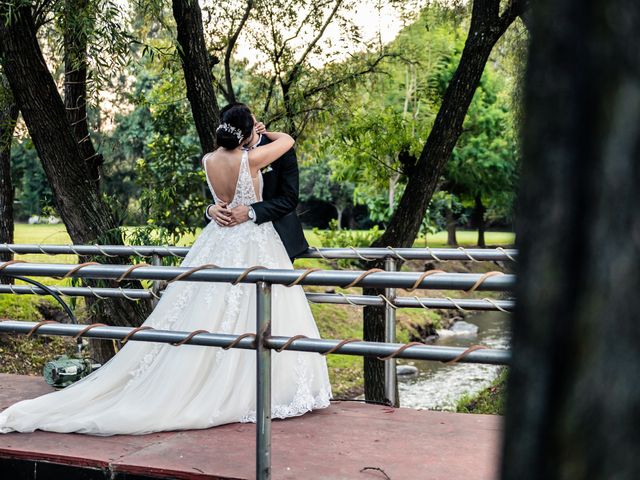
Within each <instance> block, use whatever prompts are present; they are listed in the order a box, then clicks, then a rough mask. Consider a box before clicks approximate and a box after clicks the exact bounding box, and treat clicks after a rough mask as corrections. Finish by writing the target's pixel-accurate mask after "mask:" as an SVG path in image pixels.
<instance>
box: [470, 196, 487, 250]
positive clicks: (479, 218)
mask: <svg viewBox="0 0 640 480" xmlns="http://www.w3.org/2000/svg"><path fill="white" fill-rule="evenodd" d="M474 202H475V205H474V208H473V217H474V221H473V225H474V226H475V227H476V228H477V229H478V246H479V247H481V248H484V247H486V246H487V244H486V242H485V238H484V232H485V227H486V225H485V221H484V214H485V212H486V211H487V209H486V208H485V206H484V204H483V203H482V197H481V196H480V195H476V196H475V199H474Z"/></svg>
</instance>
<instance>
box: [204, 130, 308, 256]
mask: <svg viewBox="0 0 640 480" xmlns="http://www.w3.org/2000/svg"><path fill="white" fill-rule="evenodd" d="M267 143H271V140H269V139H268V138H267V136H266V135H263V136H262V140H261V141H260V145H265V144H267ZM262 178H263V181H264V186H263V189H262V201H261V202H257V203H254V204H252V205H251V206H252V207H253V210H254V212H255V213H256V223H257V224H261V223H265V222H273V226H274V227H275V229H276V231H277V232H278V235H280V238H281V239H282V243H283V244H284V247H285V249H286V250H287V254H288V255H289V257H290V258H291V259H292V260H293V259H294V258H295V257H296V256H298V255H300V254H302V253H304V252H306V251H307V249H308V248H309V244H308V243H307V239H306V238H305V237H304V232H303V230H302V224H301V223H300V220H299V219H298V215H297V214H296V207H297V206H298V197H299V195H300V172H299V170H298V159H297V157H296V152H295V150H294V149H293V148H292V149H291V150H289V151H288V152H287V153H285V154H284V155H283V156H281V157H280V158H278V159H277V160H276V161H274V162H273V163H272V164H271V165H270V166H269V167H267V168H264V169H263V172H262ZM249 221H250V220H249ZM207 222H208V220H207Z"/></svg>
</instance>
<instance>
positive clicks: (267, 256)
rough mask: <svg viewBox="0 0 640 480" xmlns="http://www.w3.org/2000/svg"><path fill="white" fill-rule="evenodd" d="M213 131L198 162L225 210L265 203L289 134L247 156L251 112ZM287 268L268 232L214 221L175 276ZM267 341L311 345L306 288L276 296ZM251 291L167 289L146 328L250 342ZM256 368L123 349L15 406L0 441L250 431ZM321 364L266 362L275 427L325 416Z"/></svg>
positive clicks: (219, 358) (181, 352) (246, 358)
mask: <svg viewBox="0 0 640 480" xmlns="http://www.w3.org/2000/svg"><path fill="white" fill-rule="evenodd" d="M221 120H222V123H221V124H220V127H218V130H217V141H218V145H219V146H220V147H219V148H218V149H217V150H216V151H215V152H212V153H209V154H207V155H205V156H204V158H203V168H204V170H205V174H206V178H207V183H208V185H209V188H210V190H211V193H212V195H213V197H214V199H215V201H216V203H219V204H224V203H226V204H227V207H228V208H233V207H235V206H238V205H250V204H252V203H255V202H256V201H258V200H260V199H261V193H262V174H261V172H260V170H261V169H262V168H264V167H266V166H268V165H269V164H270V163H271V162H273V161H274V160H276V159H277V158H279V157H280V156H281V155H282V154H284V153H285V152H286V151H288V150H289V149H290V148H291V147H292V146H293V143H294V141H293V139H292V138H291V137H290V136H289V135H287V134H285V133H275V132H265V133H264V135H267V137H268V138H269V139H270V140H271V143H268V144H267V145H264V146H259V147H256V148H254V149H252V150H251V151H248V150H247V149H246V148H244V144H245V143H246V142H247V141H249V140H250V139H251V138H252V137H253V132H254V128H255V119H254V118H253V117H252V116H251V114H250V112H249V111H248V109H234V108H231V109H229V110H227V111H226V112H225V113H224V114H223V117H222V119H221ZM204 263H214V264H216V265H219V266H222V267H249V266H252V265H262V266H265V267H268V268H280V269H282V268H293V267H292V264H291V261H290V260H289V257H288V255H287V252H286V250H285V248H284V246H283V244H282V241H281V240H280V237H279V236H278V234H277V233H276V231H275V229H274V227H273V225H272V223H271V222H266V223H262V224H260V225H258V224H256V223H254V222H244V223H240V224H237V225H234V226H231V227H229V226H224V227H223V226H219V225H218V224H216V222H214V221H212V222H211V223H209V224H208V225H207V227H206V228H204V230H203V231H202V233H201V234H200V235H199V236H198V238H197V239H196V241H195V243H194V244H193V246H192V247H191V249H190V251H189V254H188V255H187V256H186V257H185V259H184V261H183V262H182V264H181V266H183V267H193V266H197V265H202V264H204ZM272 312H273V313H272V318H273V325H272V335H282V336H293V335H296V334H303V335H306V336H308V337H315V338H318V337H319V333H318V329H317V327H316V325H315V322H314V319H313V316H312V314H311V310H310V308H309V305H308V303H307V301H306V298H305V295H304V292H303V290H302V287H300V286H294V287H290V288H287V287H285V286H282V285H274V286H273V289H272ZM255 318H256V289H255V285H253V284H238V285H235V286H234V285H230V284H228V283H207V282H175V283H171V284H170V285H169V286H168V287H167V289H166V290H165V292H164V294H163V295H162V298H161V300H160V301H159V302H158V305H157V306H156V308H155V309H154V311H153V312H152V313H151V315H149V317H148V318H147V319H146V321H145V322H144V324H143V325H145V326H150V327H153V328H155V329H159V330H181V331H193V330H198V329H205V330H209V331H211V332H216V333H229V334H242V333H246V332H254V333H255ZM255 370H256V361H255V352H254V351H252V350H240V349H230V350H222V349H221V348H215V347H205V346H195V345H184V346H182V347H174V346H172V345H170V344H165V343H147V342H136V341H131V342H127V343H126V344H125V345H124V346H123V348H122V349H121V350H120V351H119V352H118V353H117V354H116V355H115V356H114V357H113V358H112V359H111V360H109V361H108V362H107V363H106V364H105V365H103V366H102V367H101V368H99V369H98V370H96V371H95V372H93V373H92V374H91V375H89V376H87V377H85V378H83V379H82V380H80V381H78V382H76V383H75V384H73V385H71V386H69V387H67V388H65V389H64V390H60V391H56V392H52V393H49V394H46V395H43V396H41V397H38V398H34V399H30V400H24V401H21V402H18V403H16V404H14V405H12V406H10V407H9V408H7V409H6V410H4V411H3V412H1V413H0V432H1V433H8V432H12V431H17V432H32V431H34V430H36V429H39V430H47V431H52V432H63V433H68V432H77V433H86V434H92V435H116V434H145V433H151V432H158V431H164V430H186V429H199V428H209V427H213V426H216V425H222V424H226V423H232V422H255V416H256V371H255ZM330 398H331V386H330V384H329V377H328V373H327V365H326V360H325V358H324V357H322V356H320V355H318V354H316V353H305V352H293V351H284V352H281V353H275V352H274V353H273V359H272V417H273V418H286V417H292V416H297V415H302V414H304V413H305V412H308V411H310V410H313V409H318V408H325V407H327V406H329V399H330Z"/></svg>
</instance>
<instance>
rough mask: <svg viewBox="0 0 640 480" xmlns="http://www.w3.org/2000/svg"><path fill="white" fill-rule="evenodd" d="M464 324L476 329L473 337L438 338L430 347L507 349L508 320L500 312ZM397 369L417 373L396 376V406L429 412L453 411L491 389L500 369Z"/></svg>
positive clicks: (429, 365)
mask: <svg viewBox="0 0 640 480" xmlns="http://www.w3.org/2000/svg"><path fill="white" fill-rule="evenodd" d="M464 321H465V322H468V323H471V324H474V325H477V326H478V332H477V335H464V336H463V335H456V336H447V337H440V338H438V340H436V342H435V343H434V345H447V346H456V347H458V346H459V347H469V346H471V345H475V344H481V345H486V346H488V347H491V348H508V347H509V340H510V332H509V325H510V322H511V319H510V316H509V315H508V314H505V313H500V312H483V313H476V314H474V315H469V316H467V317H466V318H465V319H464ZM398 365H413V366H415V367H416V368H417V369H418V373H417V374H414V375H411V376H406V375H398V390H399V394H400V406H402V407H409V408H416V409H429V410H450V411H451V410H455V408H456V404H457V403H458V400H459V399H460V398H461V397H463V396H465V395H474V394H476V393H478V392H480V391H481V390H483V389H485V388H487V387H488V386H490V385H491V383H492V382H493V380H495V378H496V377H497V375H498V373H499V371H500V368H502V367H501V366H498V365H485V364H473V363H457V364H453V365H445V364H442V363H440V362H428V361H420V360H417V361H414V360H408V361H404V360H403V361H399V362H398Z"/></svg>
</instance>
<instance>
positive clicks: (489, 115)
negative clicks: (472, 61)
mask: <svg viewBox="0 0 640 480" xmlns="http://www.w3.org/2000/svg"><path fill="white" fill-rule="evenodd" d="M451 60H452V58H451V57H450V58H449V59H447V60H446V61H445V62H444V64H443V68H442V71H441V73H440V75H442V76H444V77H445V78H446V77H448V76H449V75H448V70H449V68H451V65H452V64H453V62H452V61H451ZM438 83H439V84H441V82H438ZM442 83H444V82H442ZM515 137H516V135H515V132H514V128H513V117H512V115H510V113H509V108H508V103H507V99H506V98H504V97H500V86H499V85H498V80H497V79H496V78H495V77H494V75H493V74H492V73H491V72H490V71H485V74H484V75H483V77H482V79H481V82H480V86H479V87H478V89H477V90H476V94H475V95H474V98H473V101H472V102H471V105H470V106H469V111H468V113H467V117H466V119H465V122H464V124H463V132H462V134H461V135H460V138H459V139H458V143H457V144H456V147H455V148H454V150H453V154H452V156H451V160H450V161H449V162H448V163H447V165H446V168H445V172H444V177H445V182H444V185H443V188H445V189H446V190H448V191H449V192H451V193H454V194H455V195H456V196H458V197H459V198H460V199H461V200H462V201H464V202H465V203H469V204H471V205H473V214H472V223H473V225H474V227H475V228H477V229H478V246H480V247H484V246H485V239H484V233H485V215H486V211H487V205H488V204H489V205H491V206H492V207H494V209H501V210H503V211H509V210H510V208H511V204H512V203H513V199H514V197H515V184H516V180H517V164H518V157H519V153H518V146H517V142H516V138H515ZM455 225H456V222H455V221H454V222H453V223H452V224H451V227H452V229H453V231H451V230H450V231H449V233H450V235H449V237H450V238H449V240H450V244H451V245H454V244H456V242H455ZM451 240H454V241H453V242H451Z"/></svg>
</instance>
